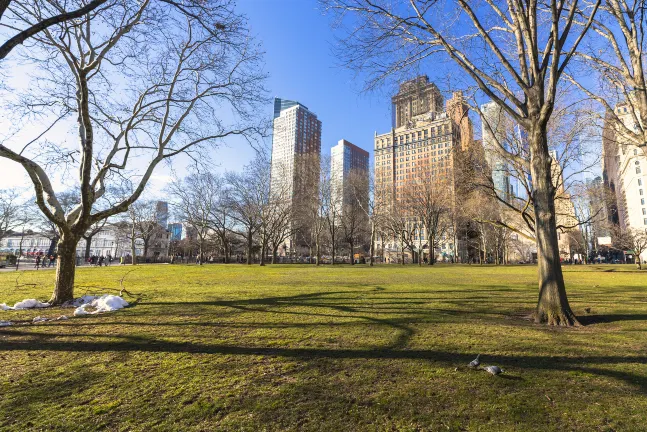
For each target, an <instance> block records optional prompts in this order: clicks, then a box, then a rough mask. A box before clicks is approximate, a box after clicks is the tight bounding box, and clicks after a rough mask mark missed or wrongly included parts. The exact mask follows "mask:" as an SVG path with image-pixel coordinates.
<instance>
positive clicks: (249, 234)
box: [247, 230, 254, 265]
mask: <svg viewBox="0 0 647 432" xmlns="http://www.w3.org/2000/svg"><path fill="white" fill-rule="evenodd" d="M253 247H254V246H253V240H252V232H251V230H250V231H247V265H252V248H253Z"/></svg>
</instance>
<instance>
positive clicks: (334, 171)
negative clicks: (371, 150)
mask: <svg viewBox="0 0 647 432" xmlns="http://www.w3.org/2000/svg"><path fill="white" fill-rule="evenodd" d="M368 157H369V154H368V152H367V151H366V150H364V149H361V148H359V147H357V146H356V145H355V144H352V143H350V142H348V141H346V140H343V139H342V140H339V142H338V143H337V145H336V146H334V147H332V148H331V149H330V181H331V184H332V190H331V193H332V202H333V203H336V204H338V205H340V206H341V212H342V213H343V207H344V206H347V205H352V204H355V203H357V204H359V205H360V207H362V208H363V209H366V208H367V206H368ZM358 199H359V200H360V201H361V202H358V201H357V200H358Z"/></svg>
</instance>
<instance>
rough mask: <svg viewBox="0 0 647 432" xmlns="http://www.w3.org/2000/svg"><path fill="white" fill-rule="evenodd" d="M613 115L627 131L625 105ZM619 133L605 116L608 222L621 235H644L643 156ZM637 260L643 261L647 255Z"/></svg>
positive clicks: (646, 159) (646, 191)
mask: <svg viewBox="0 0 647 432" xmlns="http://www.w3.org/2000/svg"><path fill="white" fill-rule="evenodd" d="M615 111H616V114H617V116H618V117H619V118H620V119H621V120H622V121H623V122H624V123H625V125H627V127H629V125H630V124H633V121H634V120H633V115H632V112H631V107H629V106H628V105H627V104H626V103H622V104H618V106H616V107H615ZM619 129H620V128H619V127H618V126H616V125H614V122H613V119H612V117H611V116H608V117H607V118H606V121H605V124H604V130H603V135H602V147H603V179H604V183H605V186H606V187H607V188H608V190H609V193H610V195H611V200H610V201H611V204H610V205H609V207H610V208H609V209H608V213H609V214H610V218H611V222H617V223H618V225H619V227H620V230H621V231H622V232H628V231H645V230H647V183H646V182H647V174H646V173H647V156H645V153H644V152H643V151H642V149H640V148H638V147H637V146H635V145H634V144H632V143H631V141H630V140H628V139H625V138H624V137H623V136H622V134H621V133H620V132H619ZM616 214H617V218H615V215H616ZM614 219H615V220H614ZM641 258H642V259H643V260H647V252H645V253H644V254H643V255H642V256H641Z"/></svg>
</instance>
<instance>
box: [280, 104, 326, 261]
mask: <svg viewBox="0 0 647 432" xmlns="http://www.w3.org/2000/svg"><path fill="white" fill-rule="evenodd" d="M320 156H321V121H320V120H319V119H318V118H317V116H316V115H315V114H314V113H313V112H311V111H310V110H308V108H307V107H306V106H304V105H302V104H300V103H299V102H296V101H291V100H286V99H279V98H276V99H274V123H273V133H272V167H271V179H270V194H272V196H273V197H274V198H273V199H277V197H285V198H284V199H286V200H289V201H290V202H291V203H292V205H293V206H295V207H297V206H300V205H303V204H304V203H305V202H308V200H312V199H313V197H316V196H317V195H318V187H319V171H320V168H319V163H320ZM294 214H295V215H299V214H302V212H298V211H297V212H294ZM292 223H293V224H294V225H296V226H298V227H300V228H302V229H300V233H301V234H300V238H299V237H295V238H291V239H288V241H286V244H287V245H288V247H289V249H290V250H293V251H294V250H296V248H297V247H298V246H303V245H304V244H305V242H306V237H307V236H308V230H307V226H308V225H309V222H308V221H307V220H305V219H295V220H293V221H292Z"/></svg>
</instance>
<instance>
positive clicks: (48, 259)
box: [34, 255, 56, 270]
mask: <svg viewBox="0 0 647 432" xmlns="http://www.w3.org/2000/svg"><path fill="white" fill-rule="evenodd" d="M53 265H56V257H55V256H54V255H50V256H47V255H36V263H35V264H34V268H35V269H36V270H38V269H39V268H41V267H42V268H45V267H52V266H53Z"/></svg>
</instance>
